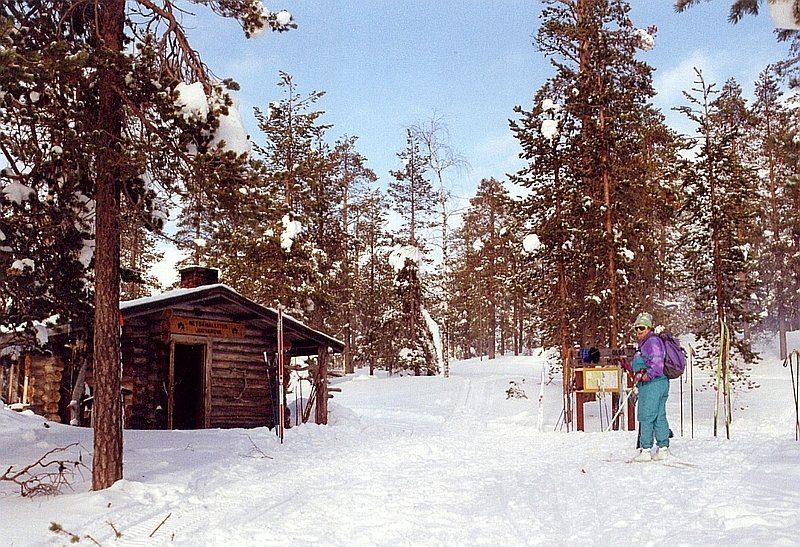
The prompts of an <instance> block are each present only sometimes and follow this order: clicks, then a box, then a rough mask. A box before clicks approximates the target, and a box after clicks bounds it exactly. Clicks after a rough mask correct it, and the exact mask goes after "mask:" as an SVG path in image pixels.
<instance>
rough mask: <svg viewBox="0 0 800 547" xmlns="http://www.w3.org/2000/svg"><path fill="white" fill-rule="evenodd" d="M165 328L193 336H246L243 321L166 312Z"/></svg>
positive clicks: (172, 332) (166, 330)
mask: <svg viewBox="0 0 800 547" xmlns="http://www.w3.org/2000/svg"><path fill="white" fill-rule="evenodd" d="M164 330H165V332H168V333H171V334H188V335H192V336H214V337H216V338H244V335H245V326H244V324H243V323H234V322H232V321H212V320H208V319H202V318H200V317H186V316H183V315H175V314H174V313H166V314H165V317H164Z"/></svg>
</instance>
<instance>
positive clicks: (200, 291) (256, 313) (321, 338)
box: [120, 283, 344, 355]
mask: <svg viewBox="0 0 800 547" xmlns="http://www.w3.org/2000/svg"><path fill="white" fill-rule="evenodd" d="M189 303H193V304H196V305H198V306H200V305H202V306H209V307H217V308H219V309H222V310H224V311H226V312H228V313H235V314H236V315H238V316H239V317H241V318H242V319H243V320H246V321H255V322H261V323H262V326H264V327H266V328H269V327H272V326H275V325H277V322H278V311H277V310H276V309H274V308H268V307H266V306H262V305H261V304H258V303H256V302H253V301H252V300H250V299H249V298H246V297H245V296H242V295H241V294H239V293H238V292H237V291H236V290H235V289H233V288H231V287H229V286H228V285H225V284H222V283H216V284H213V285H202V286H200V287H194V288H191V289H173V290H170V291H166V292H163V293H161V294H158V295H155V296H147V297H144V298H137V299H135V300H128V301H125V302H122V303H120V311H121V312H122V316H123V319H125V320H129V319H132V318H134V317H138V316H142V315H148V314H153V313H160V312H162V311H164V310H166V309H169V308H171V307H173V306H177V305H185V304H189ZM283 328H284V335H285V336H286V338H287V339H289V340H291V341H292V353H293V354H295V355H311V354H314V353H316V347H318V346H327V347H330V348H331V349H332V350H333V351H335V352H338V353H341V352H342V351H343V350H344V343H343V342H341V341H340V340H337V339H336V338H333V337H332V336H329V335H327V334H325V333H324V332H321V331H318V330H316V329H312V328H311V327H309V326H307V325H305V324H304V323H302V322H301V321H298V320H297V319H295V318H294V317H292V316H290V315H287V314H285V313H284V314H283Z"/></svg>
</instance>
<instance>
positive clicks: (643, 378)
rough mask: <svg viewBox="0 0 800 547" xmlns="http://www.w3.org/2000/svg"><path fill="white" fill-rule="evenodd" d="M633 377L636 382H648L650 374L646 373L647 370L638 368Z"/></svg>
mask: <svg viewBox="0 0 800 547" xmlns="http://www.w3.org/2000/svg"><path fill="white" fill-rule="evenodd" d="M633 379H634V380H635V381H636V382H642V383H645V382H649V381H650V376H648V375H647V371H646V370H640V371H639V372H637V373H636V375H635V376H634V377H633Z"/></svg>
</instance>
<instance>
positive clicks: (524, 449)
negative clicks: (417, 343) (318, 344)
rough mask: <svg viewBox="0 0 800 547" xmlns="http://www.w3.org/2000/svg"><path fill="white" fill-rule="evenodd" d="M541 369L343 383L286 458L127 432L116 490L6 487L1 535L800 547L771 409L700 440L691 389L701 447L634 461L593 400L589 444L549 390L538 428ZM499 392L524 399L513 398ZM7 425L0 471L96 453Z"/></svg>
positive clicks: (237, 436) (230, 443)
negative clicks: (667, 458) (662, 459)
mask: <svg viewBox="0 0 800 547" xmlns="http://www.w3.org/2000/svg"><path fill="white" fill-rule="evenodd" d="M541 366H542V360H541V359H540V358H534V357H517V358H503V359H498V360H496V361H488V360H485V361H477V360H473V361H468V362H457V363H453V367H452V369H453V373H452V377H451V378H440V377H426V378H413V377H392V378H386V377H368V376H365V375H364V374H363V373H360V374H357V375H355V376H352V377H346V378H341V379H338V380H337V383H338V385H340V386H341V387H342V388H343V390H342V392H341V393H337V395H336V397H335V398H334V399H333V400H332V403H331V410H332V414H331V425H330V426H328V427H321V426H314V425H303V426H301V427H295V428H292V429H290V430H288V431H287V432H286V436H285V442H284V444H283V445H280V444H279V443H278V441H277V439H276V437H275V434H274V432H271V431H269V430H267V429H265V428H259V429H253V430H241V429H239V430H205V431H195V432H163V431H162V432H157V431H152V432H151V431H148V432H144V431H141V432H126V441H125V443H126V444H125V451H126V452H125V453H126V463H125V476H126V479H125V480H123V481H120V482H118V483H117V484H115V485H114V486H113V487H112V488H110V489H108V490H105V491H102V492H97V493H92V492H87V490H88V488H89V484H90V480H89V479H90V477H88V476H87V477H86V480H84V481H83V482H82V483H79V484H76V485H75V489H76V492H75V493H74V494H67V495H64V496H58V497H55V498H39V499H34V500H28V499H22V498H19V497H18V496H15V495H13V494H12V493H11V491H10V489H9V488H8V487H7V486H4V485H3V484H2V483H0V515H2V517H0V537H5V538H6V539H8V540H9V541H7V542H6V544H9V545H14V546H19V545H64V544H67V542H68V538H67V537H66V536H63V535H59V536H57V535H55V534H52V533H50V532H45V531H44V530H46V529H47V525H48V524H49V522H50V521H57V522H59V523H60V524H61V525H62V526H63V527H64V529H65V530H68V531H70V532H73V533H75V534H78V535H80V536H81V537H82V538H83V541H82V543H83V542H89V543H91V541H90V540H89V539H88V538H89V537H90V538H91V539H92V540H94V541H96V542H97V543H99V544H101V545H120V546H126V545H131V546H137V545H141V546H152V545H187V546H189V545H191V546H196V545H225V546H231V545H232V546H237V545H259V546H261V545H263V546H285V545H330V546H339V545H341V546H351V545H365V546H367V545H399V546H405V545H407V546H412V545H414V546H417V545H459V546H460V545H571V544H575V543H581V544H588V545H617V544H652V545H660V544H680V545H707V544H725V545H731V544H740V545H744V544H755V543H758V544H762V545H780V544H784V545H790V544H796V542H797V539H796V535H795V533H794V530H796V529H797V528H798V526H799V525H800V517H799V516H798V507H800V470H798V467H797V461H798V456H800V448H798V447H800V443H796V442H794V440H793V437H790V435H792V434H793V430H791V425H792V422H791V421H790V422H789V423H788V426H787V423H786V422H785V421H782V420H781V419H779V418H780V416H778V417H776V416H775V414H776V413H775V412H774V411H772V410H769V409H768V407H767V406H765V404H766V405H769V404H774V401H770V400H769V397H766V398H763V397H761V396H760V395H761V392H759V391H758V390H756V391H754V392H750V393H749V394H743V395H742V396H741V399H742V401H738V400H737V404H739V403H740V402H741V404H742V405H746V406H747V410H746V411H745V410H741V411H740V413H741V414H742V419H741V421H740V422H737V421H736V420H734V423H733V426H732V432H733V438H732V439H731V440H726V439H725V438H724V425H723V436H722V437H716V438H714V437H713V436H711V435H710V434H709V429H710V426H711V423H710V419H709V418H708V417H709V416H711V415H712V414H711V413H709V410H708V409H709V405H708V400H709V396H710V395H709V394H708V393H700V392H699V393H698V394H696V396H695V398H696V402H697V403H698V409H696V411H695V416H696V418H695V434H694V438H691V437H690V436H688V435H687V433H686V432H687V431H688V422H687V423H685V424H684V432H685V436H683V437H680V435H677V436H676V438H675V439H673V445H672V451H673V454H674V456H675V457H674V459H673V460H672V461H671V462H667V463H665V464H659V463H655V462H654V463H647V464H627V463H625V462H626V460H627V459H628V458H630V457H631V456H632V455H633V453H634V450H633V446H634V445H635V439H636V433H635V432H633V431H616V432H608V433H602V432H600V431H599V429H600V427H599V422H600V418H599V415H600V412H604V413H605V412H606V410H607V409H603V408H601V404H600V403H597V402H594V403H589V404H587V405H586V407H585V410H586V414H585V415H586V424H587V432H574V431H573V432H569V433H568V432H566V431H564V430H555V429H556V427H555V424H556V423H557V422H558V417H559V414H560V411H561V380H560V378H557V379H556V380H554V381H553V382H551V384H549V385H548V386H547V387H546V394H545V427H544V431H543V432H539V431H537V429H536V420H537V416H538V393H539V378H540V374H541ZM510 381H515V382H517V383H518V384H520V385H521V386H522V387H523V389H524V390H525V391H526V394H527V396H528V399H507V398H506V390H507V389H508V387H509V382H510ZM774 382H776V385H777V383H780V385H779V386H778V387H776V389H775V393H781V394H782V393H783V383H785V380H784V379H783V378H781V377H779V376H776V378H775V379H774ZM679 388H680V384H679V383H678V382H673V385H672V396H671V398H670V401H669V416H670V420H671V425H672V428H673V430H674V431H676V434H677V433H678V432H679V431H680V428H679V426H680V424H679V419H678V418H677V417H678V416H679V415H680V412H679V406H678V405H679V397H678V396H677V395H676V390H679ZM765 389H766V388H765ZM770 393H771V392H770ZM787 394H788V393H787ZM703 398H705V399H706V401H705V402H702V400H703ZM710 400H711V401H713V398H712V399H710ZM703 405H705V407H704V409H703V410H702V412H701V410H700V409H701V407H702V406H703ZM5 412H6V411H2V410H0V429H2V428H4V426H6V425H7V421H3V420H4V419H5V418H7V417H8V416H7V415H5V414H4V413H5ZM791 418H793V416H792V417H791ZM13 419H14V423H13V424H11V425H14V424H16V423H17V422H19V420H28V421H25V422H24V426H25V427H24V428H23V427H22V426H15V427H18V430H17V435H16V437H17V438H18V439H17V440H16V444H13V443H12V441H11V440H10V439H9V438H8V436H3V437H2V438H0V456H2V460H3V461H1V462H0V464H3V465H5V463H4V462H5V460H6V456H7V455H8V454H10V450H11V448H12V446H13V447H16V448H15V450H14V458H15V462H14V463H15V464H16V465H18V464H19V462H23V461H30V460H31V459H34V458H33V456H34V455H37V454H38V455H40V454H41V452H42V451H43V449H45V448H46V447H48V446H50V447H52V446H58V445H60V444H65V443H64V440H65V439H69V440H74V439H75V438H76V435H77V436H80V440H81V442H82V443H83V445H84V446H90V445H91V439H90V436H89V435H88V433H89V432H87V431H86V430H80V429H77V428H69V427H65V426H58V425H54V426H52V427H51V428H49V429H43V428H41V424H40V422H36V420H37V419H36V418H33V419H31V418H28V417H20V416H19V415H17V414H13ZM11 425H9V427H11ZM787 430H788V431H787ZM19 438H22V439H24V442H21V441H20V440H19ZM681 462H683V464H685V465H682V463H681ZM3 493H5V495H3ZM15 521H22V522H24V523H25V525H26V526H27V527H29V528H30V529H31V530H32V531H33V532H34V533H33V534H30V533H24V532H22V531H20V530H18V529H16V528H14V527H13V526H12V525H10V524H9V523H10V522H15ZM115 530H116V531H118V532H119V533H120V534H121V535H120V536H119V537H116V534H115Z"/></svg>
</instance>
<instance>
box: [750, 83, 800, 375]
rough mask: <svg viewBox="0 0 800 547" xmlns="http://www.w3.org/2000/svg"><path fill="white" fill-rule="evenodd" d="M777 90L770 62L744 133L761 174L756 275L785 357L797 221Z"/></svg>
mask: <svg viewBox="0 0 800 547" xmlns="http://www.w3.org/2000/svg"><path fill="white" fill-rule="evenodd" d="M782 96H783V92H782V90H781V88H780V82H779V80H778V78H777V76H776V75H775V71H774V67H767V68H766V69H765V70H763V71H762V72H761V74H759V77H758V80H757V81H756V84H755V102H754V103H753V106H752V107H751V112H752V114H753V118H754V122H755V123H754V125H753V126H752V127H751V130H750V131H748V132H747V134H746V138H747V139H748V140H749V141H750V142H751V143H752V146H751V147H750V148H751V150H752V151H751V154H752V156H750V157H749V160H750V161H751V162H752V164H753V166H754V167H755V168H756V169H757V171H758V173H759V174H760V176H759V178H760V182H761V184H760V197H761V202H762V203H763V206H762V210H765V211H768V214H767V215H764V216H763V217H761V218H758V219H757V222H758V223H759V229H758V230H757V233H762V234H764V238H763V240H762V241H757V242H756V243H757V244H758V256H759V257H760V258H761V260H760V263H759V272H760V274H759V275H760V278H761V281H762V283H763V284H764V286H765V287H766V288H767V289H768V290H767V298H766V299H765V301H764V306H765V309H766V310H767V312H768V314H769V316H768V320H767V321H766V323H768V324H769V325H770V326H771V327H772V328H773V329H775V330H776V331H777V332H778V338H779V341H780V356H781V358H782V359H785V358H786V356H787V355H788V347H787V342H786V331H787V330H789V329H788V326H789V324H790V323H791V322H792V319H794V317H796V311H795V310H797V309H798V297H797V291H796V290H795V287H796V285H795V284H794V283H793V282H792V278H793V273H792V272H793V271H796V270H794V269H793V268H792V267H791V265H790V256H791V255H792V247H793V245H792V236H791V234H792V233H793V231H794V229H796V226H795V224H796V222H795V220H794V217H795V214H794V209H793V208H792V203H791V200H789V199H787V198H788V192H787V186H788V185H789V184H790V180H791V177H792V176H793V175H795V174H796V168H793V167H792V166H791V165H789V164H788V161H790V160H789V157H787V152H788V150H787V147H786V144H788V143H791V140H792V135H791V134H790V130H789V129H788V128H790V127H792V122H791V117H790V112H789V110H788V109H787V108H786V106H785V105H784V102H783V99H782ZM791 148H792V146H791V145H790V147H789V149H791Z"/></svg>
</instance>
